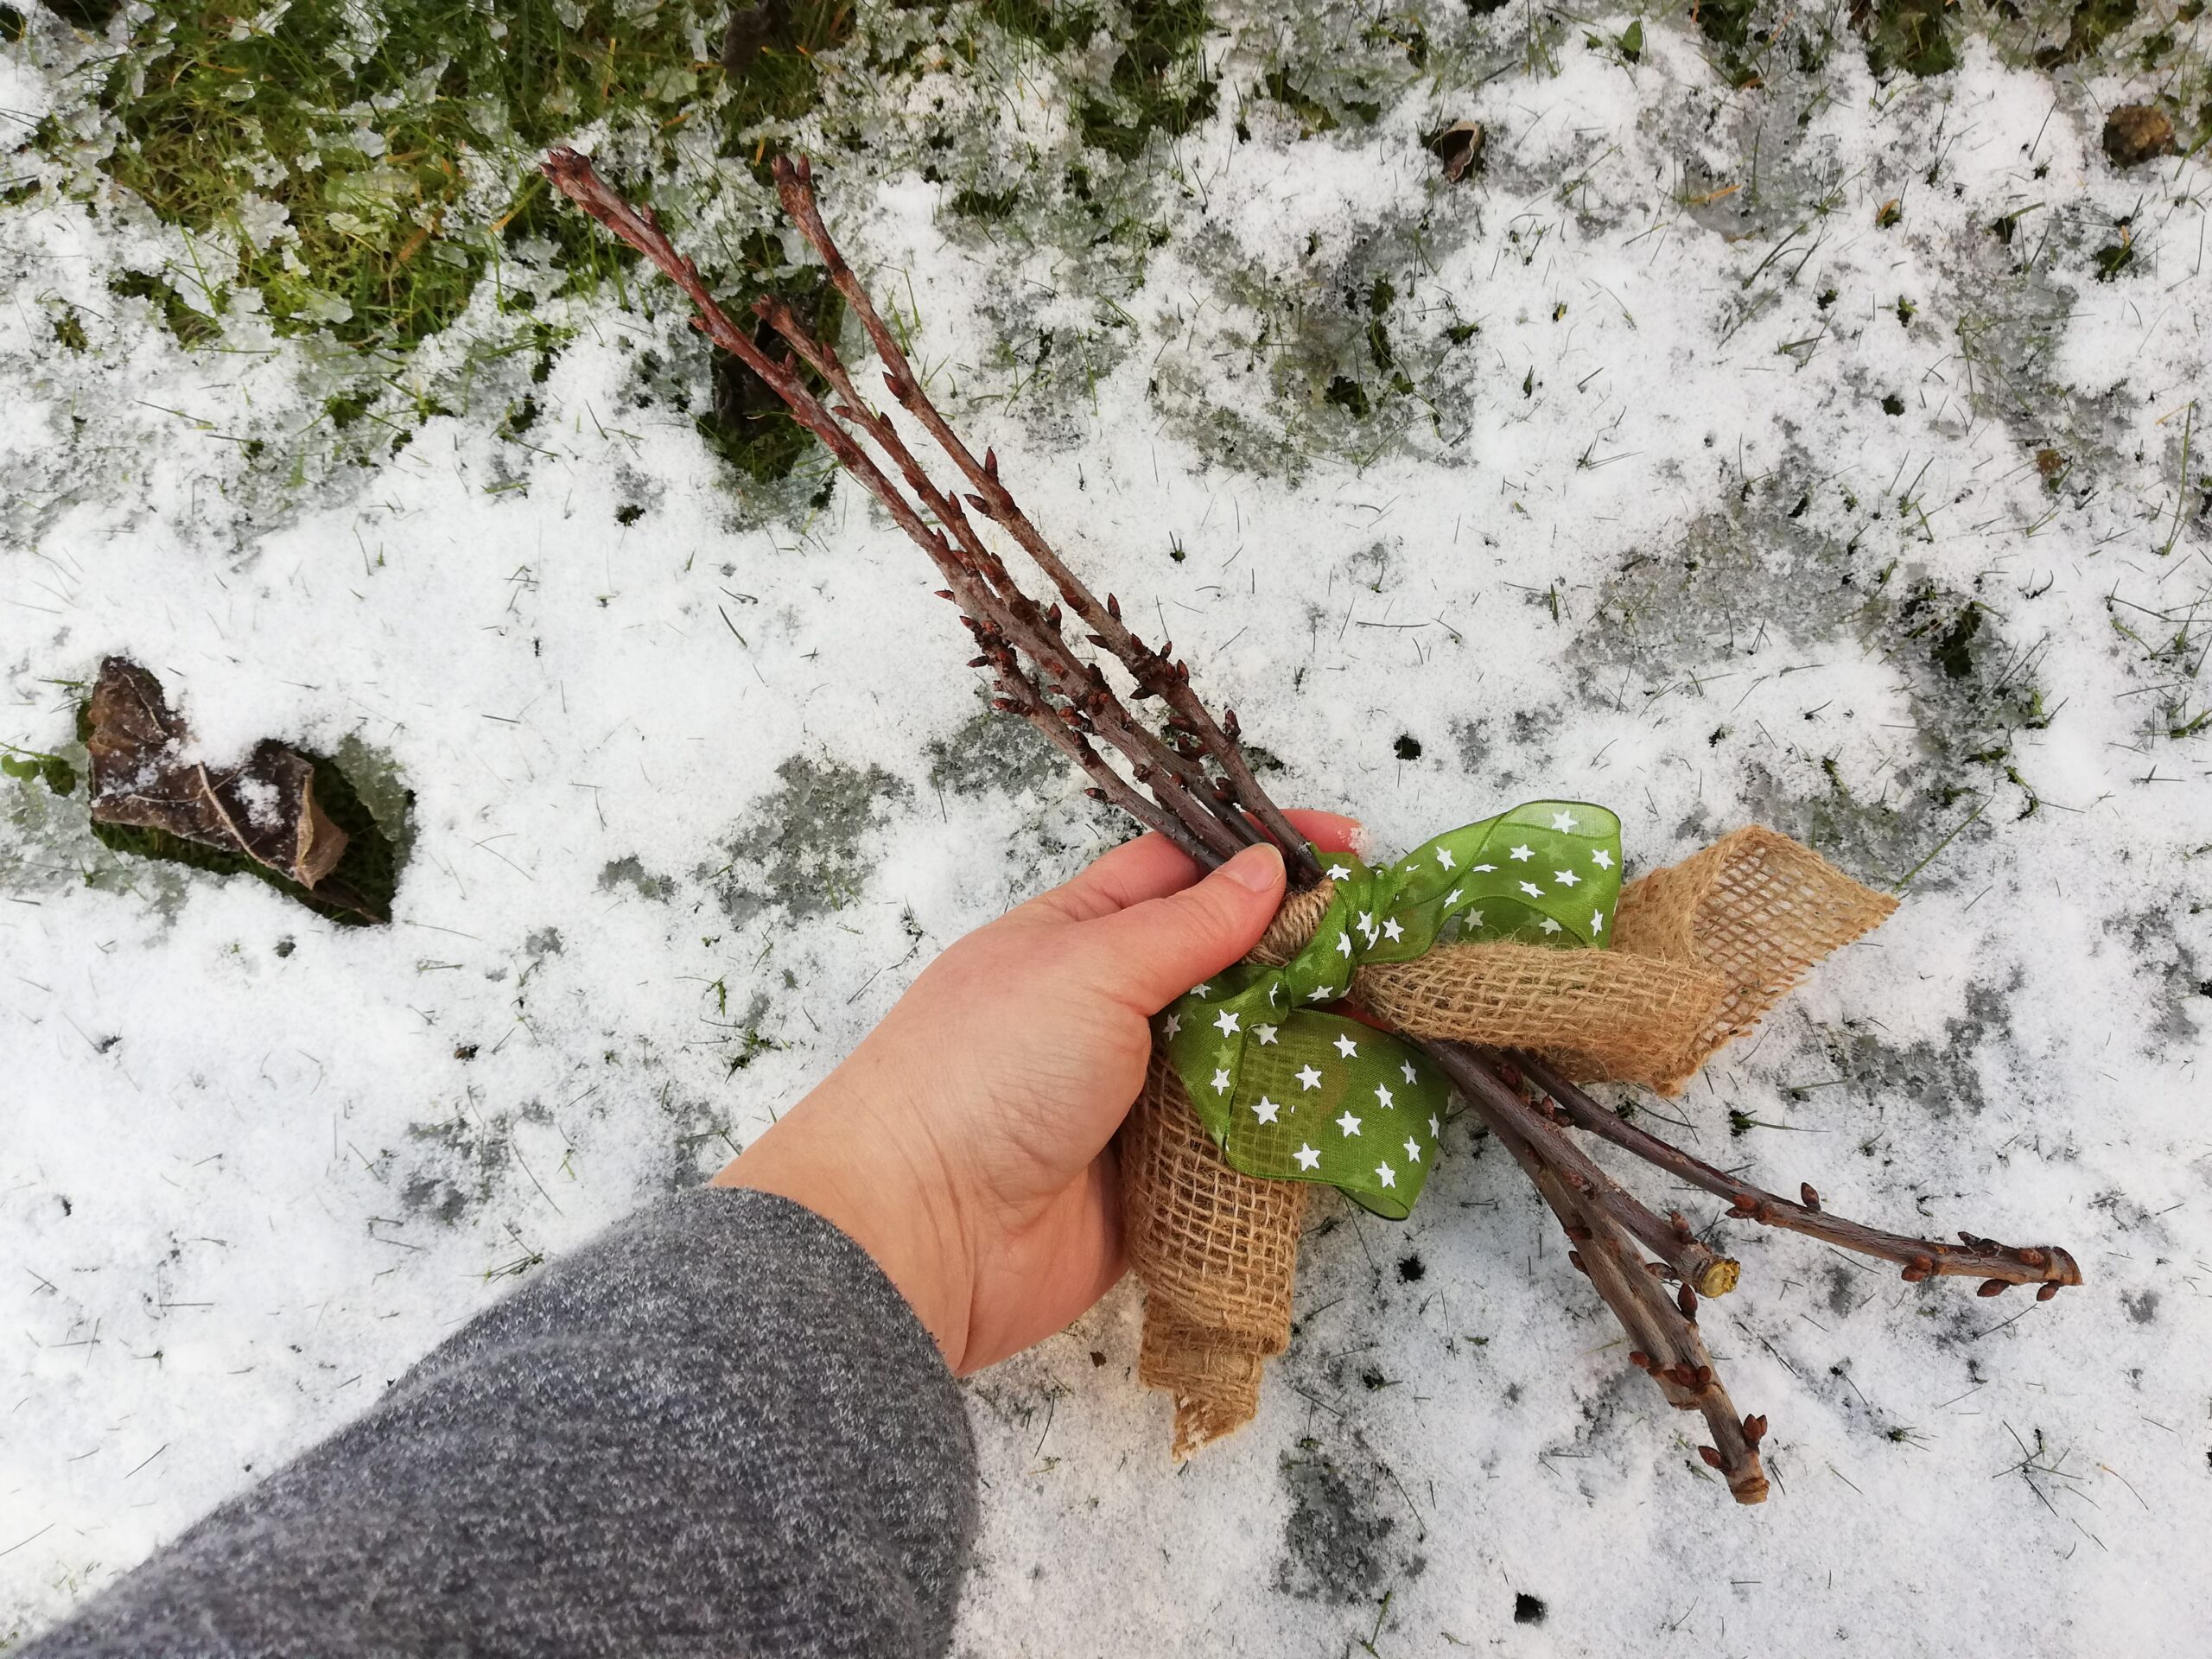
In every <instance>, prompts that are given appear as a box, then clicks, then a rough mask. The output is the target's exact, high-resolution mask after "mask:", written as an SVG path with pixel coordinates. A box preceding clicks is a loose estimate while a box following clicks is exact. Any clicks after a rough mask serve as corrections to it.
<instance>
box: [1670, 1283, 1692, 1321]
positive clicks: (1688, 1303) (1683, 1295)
mask: <svg viewBox="0 0 2212 1659" xmlns="http://www.w3.org/2000/svg"><path fill="white" fill-rule="evenodd" d="M1675 1306H1676V1307H1679V1308H1681V1310H1682V1317H1683V1318H1684V1319H1688V1320H1689V1321H1690V1322H1691V1323H1693V1324H1694V1323H1696V1320H1697V1293H1696V1292H1695V1291H1694V1290H1692V1289H1691V1288H1690V1287H1688V1285H1684V1286H1683V1287H1681V1289H1680V1290H1678V1291H1676V1292H1675Z"/></svg>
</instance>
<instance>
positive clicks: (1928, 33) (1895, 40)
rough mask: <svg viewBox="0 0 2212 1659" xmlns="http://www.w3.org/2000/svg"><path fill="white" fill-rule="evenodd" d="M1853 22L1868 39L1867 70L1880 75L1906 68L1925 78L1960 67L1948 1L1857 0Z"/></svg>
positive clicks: (1905, 70) (1852, 16)
mask: <svg viewBox="0 0 2212 1659" xmlns="http://www.w3.org/2000/svg"><path fill="white" fill-rule="evenodd" d="M1851 21H1852V26H1853V28H1854V29H1858V31H1859V34H1861V35H1864V36H1865V37H1866V67H1868V68H1869V69H1872V71H1873V72H1874V73H1876V74H1877V75H1889V74H1891V73H1895V72H1896V71H1897V70H1900V69H1902V70H1904V72H1905V73H1907V74H1909V75H1917V76H1920V77H1922V78H1923V79H1924V78H1926V77H1928V76H1929V75H1943V74H1948V73H1950V72H1951V71H1952V70H1954V69H1955V68H1957V67H1959V52H1958V46H1957V43H1956V41H1954V40H1953V38H1952V28H1953V24H1952V21H1951V13H1950V11H1949V10H1948V9H1947V8H1946V6H1945V4H1944V0H1856V3H1854V4H1853V7H1852V13H1851Z"/></svg>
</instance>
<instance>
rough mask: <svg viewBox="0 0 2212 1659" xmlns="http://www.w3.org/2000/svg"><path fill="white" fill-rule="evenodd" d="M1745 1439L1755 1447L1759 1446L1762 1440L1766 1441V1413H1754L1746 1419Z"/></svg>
mask: <svg viewBox="0 0 2212 1659" xmlns="http://www.w3.org/2000/svg"><path fill="white" fill-rule="evenodd" d="M1744 1438H1745V1440H1749V1441H1750V1442H1751V1444H1752V1445H1753V1446H1757V1445H1758V1443H1759V1442H1760V1441H1761V1440H1764V1439H1766V1417H1765V1414H1764V1413H1760V1412H1754V1413H1753V1414H1751V1415H1750V1416H1749V1417H1746V1418H1745V1419H1744Z"/></svg>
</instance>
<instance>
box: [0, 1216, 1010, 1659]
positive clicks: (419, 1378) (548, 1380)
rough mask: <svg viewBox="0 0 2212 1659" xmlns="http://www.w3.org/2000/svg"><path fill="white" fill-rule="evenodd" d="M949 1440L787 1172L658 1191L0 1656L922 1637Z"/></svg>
mask: <svg viewBox="0 0 2212 1659" xmlns="http://www.w3.org/2000/svg"><path fill="white" fill-rule="evenodd" d="M975 1486H976V1466H975V1450H974V1447H973V1446H972V1444H971V1443H970V1441H969V1432H968V1420H967V1415H966V1414H965V1412H964V1410H963V1408H962V1404H961V1398H960V1392H959V1389H958V1388H957V1386H956V1384H955V1383H954V1382H953V1380H952V1376H951V1374H950V1372H949V1371H948V1370H946V1369H945V1365H944V1360H943V1358H942V1357H940V1356H939V1355H938V1351H937V1348H936V1345H935V1344H933V1343H932V1342H931V1339H930V1337H929V1333H928V1332H926V1331H925V1330H924V1329H923V1327H922V1325H921V1323H920V1322H919V1321H918V1319H916V1318H915V1317H914V1314H913V1312H912V1309H910V1308H909V1307H908V1306H906V1301H905V1300H903V1299H902V1298H901V1297H900V1296H899V1293H898V1292H897V1291H896V1290H895V1289H893V1287H892V1285H891V1283H890V1281H888V1280H887V1279H885V1278H884V1276H883V1274H881V1273H880V1271H879V1270H878V1269H877V1268H876V1266H875V1264H874V1262H872V1261H870V1260H869V1259H868V1255H867V1254H866V1253H865V1252H863V1251H862V1250H861V1249H860V1247H859V1246H858V1245H856V1244H855V1243H853V1242H852V1241H851V1240H850V1239H849V1238H847V1237H846V1236H844V1235H843V1234H842V1233H841V1232H839V1231H838V1230H836V1228H834V1227H832V1226H831V1225H830V1224H829V1223H827V1222H825V1221H823V1220H822V1219H821V1218H820V1217H817V1216H815V1215H814V1214H812V1213H811V1212H810V1211H807V1210H805V1209H803V1208H802V1207H800V1206H799V1205H795V1204H792V1203H791V1202H790V1201H788V1200H787V1199H784V1198H774V1197H771V1196H769V1195H767V1194H765V1193H759V1192H732V1191H727V1190H721V1189H714V1188H709V1189H706V1190H702V1191H700V1192H688V1193H684V1194H682V1195H679V1196H677V1197H676V1198H670V1199H666V1200H664V1201H663V1202H661V1203H659V1204H658V1205H654V1206H653V1207H652V1208H650V1209H648V1210H645V1211H642V1212H640V1213H639V1214H638V1215H636V1216H634V1217H632V1218H631V1219H630V1220H628V1221H627V1222H626V1223H624V1224H622V1225H620V1226H619V1227H617V1228H616V1229H614V1230H613V1231H612V1232H610V1233H608V1234H607V1235H605V1236H602V1237H601V1238H600V1239H599V1240H597V1241H596V1242H595V1243H592V1244H591V1245H589V1246H588V1247H587V1248H586V1249H582V1250H580V1251H578V1252H577V1253H576V1254H575V1255H571V1256H569V1257H568V1258H566V1259H564V1260H563V1261H560V1262H556V1263H555V1264H554V1265H552V1266H550V1267H549V1268H546V1269H545V1270H544V1271H543V1273H542V1274H539V1275H538V1276H537V1278H536V1279H535V1280H534V1281H531V1282H528V1283H527V1284H525V1285H524V1287H523V1288H522V1289H521V1290H519V1291H518V1292H517V1293H516V1294H514V1295H512V1296H511V1297H509V1298H508V1299H507V1300H505V1301H504V1302H501V1303H500V1304H499V1306H495V1307H493V1308H492V1309H490V1310H489V1311H487V1312H486V1313H482V1314H480V1315H479V1316H478V1317H477V1318H475V1319H473V1320H471V1321H470V1322H469V1323H468V1324H467V1325H465V1326H464V1327H462V1329H461V1331H460V1332H458V1333H456V1334H455V1335H454V1337H453V1338H450V1339H449V1340H448V1341H447V1342H446V1343H444V1344H442V1346H440V1347H439V1348H437V1349H436V1350H435V1351H433V1352H432V1353H431V1354H430V1355H429V1357H428V1358H426V1359H424V1360H423V1363H421V1364H419V1365H417V1366H416V1367H415V1369H414V1370H411V1371H410V1372H409V1373H408V1374H407V1375H406V1376H404V1377H403V1378H402V1379H401V1380H400V1381H399V1382H398V1383H397V1384H396V1385H394V1387H393V1388H392V1389H391V1391H390V1392H389V1393H387V1394H386V1395H385V1397H384V1399H383V1400H382V1401H380V1402H378V1404H377V1406H376V1407H375V1408H374V1409H372V1411H370V1412H369V1414H367V1415H366V1416H365V1417H363V1418H362V1419H361V1420H360V1421H358V1422H356V1423H354V1424H353V1425H352V1426H351V1427H347V1428H345V1429H342V1430H340V1432H339V1433H337V1434H335V1435H334V1436H332V1437H331V1438H330V1439H329V1440H326V1441H324V1442H323V1443H322V1444H321V1446H316V1447H315V1449H314V1450H313V1451H311V1452H308V1453H306V1454H305V1455H304V1456H302V1458H300V1459H298V1460H297V1461H296V1462H295V1463H293V1464H291V1465H289V1466H287V1467H285V1468H283V1469H282V1470H280V1471H277V1473H276V1474H274V1475H272V1476H271V1477H270V1478H269V1479H267V1480H265V1481H264V1482H263V1483H262V1484H259V1485H258V1486H257V1487H255V1488H254V1489H253V1490H252V1491H248V1492H246V1493H245V1494H243V1495H242V1496H240V1497H237V1498H234V1499H232V1501H231V1502H230V1503H226V1504H225V1505H223V1507H222V1508H220V1509H219V1510H216V1511H215V1512H214V1513H213V1515H211V1516H208V1517H207V1519H206V1520H204V1521H201V1522H200V1523H199V1524H198V1525H197V1526H195V1527H194V1528H193V1529H191V1530H190V1531H188V1532H187V1533H186V1534H185V1535H183V1536H182V1537H181V1538H179V1539H178V1540H177V1541H175V1543H173V1544H171V1545H170V1546H169V1547H168V1548H166V1549H164V1550H162V1552H161V1553H160V1554H157V1555H156V1556H155V1557H154V1558H153V1559H152V1560H150V1561H148V1562H147V1563H146V1564H145V1565H144V1566H143V1567H139V1568H138V1569H137V1571H136V1572H133V1573H130V1574H129V1575H128V1576H127V1577H125V1578H124V1579H123V1580H120V1581H119V1582H118V1583H117V1584H116V1585H115V1586H112V1587H111V1588H110V1589H108V1590H107V1591H105V1592H104V1593H102V1594H101V1595H99V1597H97V1598H95V1599H93V1600H92V1602H91V1603H89V1604H88V1605H86V1607H85V1608H84V1609H83V1610H82V1611H79V1612H78V1613H77V1614H76V1615H75V1617H74V1618H72V1619H71V1620H70V1621H69V1622H68V1623H67V1624H63V1625H62V1626H61V1627H60V1628H59V1629H57V1630H54V1631H53V1632H51V1633H50V1634H48V1636H46V1637H43V1638H42V1639H38V1640H34V1641H33V1642H32V1643H31V1644H30V1645H29V1647H28V1648H27V1649H23V1650H22V1656H21V1659H78V1656H92V1655H99V1656H104V1659H113V1656H120V1655H125V1654H128V1655H131V1656H140V1655H163V1656H172V1659H190V1656H208V1659H215V1656H220V1659H246V1656H276V1655H300V1656H314V1659H367V1656H379V1659H381V1656H400V1655H408V1656H416V1655H423V1656H429V1655H435V1656H448V1655H450V1656H461V1655H469V1656H487V1659H488V1656H501V1659H505V1656H531V1659H536V1656H540V1655H545V1656H550V1655H556V1654H557V1655H563V1656H600V1655H606V1656H615V1655H620V1656H646V1655H651V1656H655V1659H658V1656H684V1655H695V1654H696V1655H708V1654H713V1655H717V1656H721V1655H735V1654H744V1655H753V1654H758V1655H775V1656H779V1659H781V1656H816V1655H821V1656H829V1655H841V1656H842V1655H851V1656H866V1659H877V1656H885V1659H889V1656H899V1659H906V1656H910V1655H933V1654H940V1653H942V1652H944V1649H945V1648H946V1646H947V1645H948V1643H950V1637H951V1627H952V1613H953V1604H954V1599H955V1597H956V1595H957V1592H958V1588H959V1582H960V1574H961V1569H962V1566H963V1560H964V1558H965V1554H966V1551H967V1548H968V1544H969V1538H970V1535H972V1533H973V1530H974V1527H975V1518H976V1496H975Z"/></svg>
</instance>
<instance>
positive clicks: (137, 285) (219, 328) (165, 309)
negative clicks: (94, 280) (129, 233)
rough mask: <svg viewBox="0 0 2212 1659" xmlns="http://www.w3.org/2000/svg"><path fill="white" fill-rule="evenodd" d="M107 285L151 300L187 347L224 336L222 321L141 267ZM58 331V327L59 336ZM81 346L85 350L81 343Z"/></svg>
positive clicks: (111, 290) (115, 291) (126, 295)
mask: <svg viewBox="0 0 2212 1659" xmlns="http://www.w3.org/2000/svg"><path fill="white" fill-rule="evenodd" d="M107 288H108V292H109V293H111V294H120V295H122V296H124V298H126V299H133V300H149V301H151V302H153V304H154V306H155V308H156V309H157V310H159V311H160V312H161V314H162V321H163V322H165V323H167V324H168V330H169V332H170V333H171V334H175V336H176V338H177V342H178V344H180V345H181V346H185V347H187V348H188V349H189V348H191V347H193V346H205V345H207V343H208V342H209V341H210V340H219V339H220V338H222V334H223V325H222V324H220V323H219V322H217V321H215V320H214V318H213V317H211V316H209V315H207V313H206V312H204V311H200V310H195V309H194V308H193V307H192V306H191V305H189V304H188V303H187V302H186V301H185V298H184V296H183V295H181V294H180V293H178V292H177V291H176V289H174V288H172V287H170V286H169V284H168V283H165V282H163V281H162V279H161V278H160V277H149V276H148V275H146V273H145V272H143V271H142V270H127V271H125V272H124V273H123V275H122V276H120V277H112V278H111V279H110V280H109V283H108V285H107ZM70 321H72V322H74V321H75V319H74V318H71V319H70ZM59 333H60V331H59V328H58V327H57V329H56V334H57V335H59ZM83 338H84V331H83V329H82V328H79V330H78V339H79V341H80V342H81V341H82V340H83ZM64 343H65V344H66V343H67V341H66V340H65V341H64ZM82 349H83V347H82V346H81V344H80V345H79V350H82Z"/></svg>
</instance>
